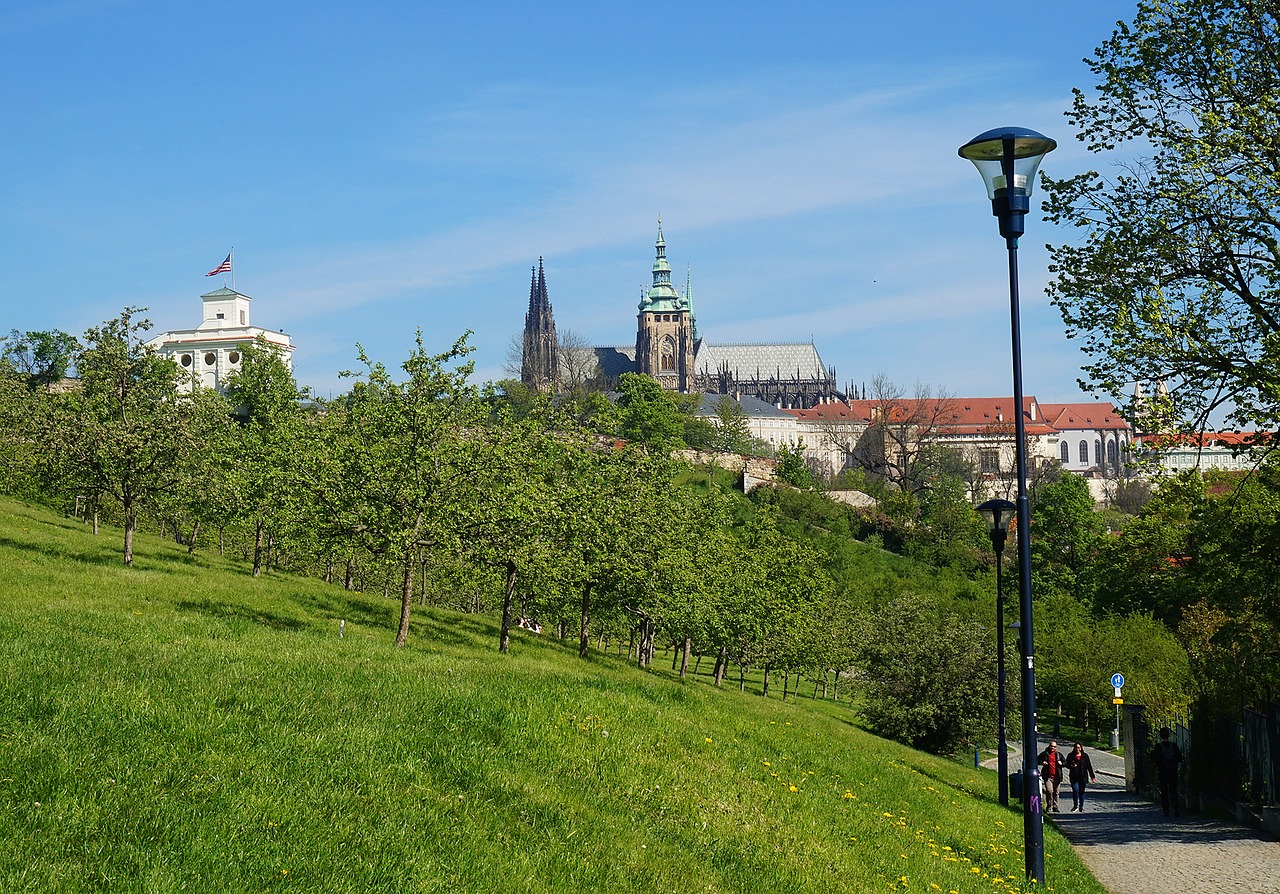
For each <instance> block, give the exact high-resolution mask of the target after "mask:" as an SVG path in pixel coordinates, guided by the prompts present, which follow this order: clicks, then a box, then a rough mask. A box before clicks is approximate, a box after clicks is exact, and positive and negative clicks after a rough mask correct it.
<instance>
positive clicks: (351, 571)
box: [342, 556, 356, 591]
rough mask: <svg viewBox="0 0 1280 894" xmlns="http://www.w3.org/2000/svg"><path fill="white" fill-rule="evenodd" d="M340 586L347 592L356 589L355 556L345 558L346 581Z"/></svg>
mask: <svg viewBox="0 0 1280 894" xmlns="http://www.w3.org/2000/svg"><path fill="white" fill-rule="evenodd" d="M342 586H343V589H345V590H347V591H351V590H354V589H355V588H356V557H355V556H348V557H347V579H346V581H345V582H344V583H343V585H342Z"/></svg>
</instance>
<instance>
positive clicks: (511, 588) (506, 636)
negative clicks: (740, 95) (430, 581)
mask: <svg viewBox="0 0 1280 894" xmlns="http://www.w3.org/2000/svg"><path fill="white" fill-rule="evenodd" d="M424 589H425V588H424ZM515 592H516V563H515V562H513V561H512V560H511V559H507V585H506V586H505V587H504V588H503V590H502V630H501V632H500V633H499V634H498V651H499V652H509V651H511V597H512V596H513V595H514V594H515Z"/></svg>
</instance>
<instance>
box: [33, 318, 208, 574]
mask: <svg viewBox="0 0 1280 894" xmlns="http://www.w3.org/2000/svg"><path fill="white" fill-rule="evenodd" d="M140 312H141V309H140V308H134V307H128V308H125V310H124V311H122V312H121V314H120V316H118V317H116V318H114V319H112V320H108V321H106V322H105V323H103V325H102V326H98V327H94V328H92V329H89V330H88V331H87V332H86V333H85V336H84V342H83V347H82V348H81V349H80V351H79V352H78V353H77V355H76V359H75V365H76V369H77V370H78V372H79V374H80V382H81V387H80V388H79V389H78V390H72V391H69V392H67V393H66V394H63V395H56V396H55V398H56V399H55V400H54V403H53V413H52V414H51V416H50V418H49V428H48V430H47V432H46V435H47V439H46V443H47V444H48V445H49V446H48V450H47V455H48V456H49V457H51V458H52V464H53V465H52V469H53V470H54V472H55V475H56V476H57V477H58V479H59V481H60V484H61V485H62V486H63V488H64V489H70V490H79V489H83V490H84V491H85V492H87V493H88V494H89V495H90V496H91V497H94V498H96V496H97V495H109V496H111V497H113V498H114V499H115V500H116V502H117V503H118V504H119V507H120V511H121V514H122V516H123V521H124V547H123V555H124V563H125V564H126V565H131V564H133V537H134V533H135V532H136V530H137V527H138V518H139V513H140V512H141V510H142V509H143V507H144V506H146V505H147V504H149V503H150V502H152V501H153V500H155V499H156V498H157V497H158V496H159V495H161V494H166V493H173V492H174V491H175V490H176V489H177V488H179V487H181V486H182V484H183V483H184V480H185V474H184V469H185V467H186V466H187V465H188V464H189V463H191V462H192V461H193V459H194V458H195V457H196V456H197V455H198V454H199V451H200V450H201V449H202V434H203V432H202V425H201V419H200V415H199V414H200V411H201V409H202V408H204V407H206V406H207V405H205V404H202V403H199V402H196V401H191V400H187V399H184V398H180V397H179V395H178V389H177V377H178V367H177V366H176V365H175V364H174V363H173V362H172V361H170V360H168V359H167V358H164V357H160V356H159V355H158V354H156V352H155V351H154V350H153V349H152V348H150V347H148V346H147V345H146V344H145V343H144V341H143V334H144V333H145V332H146V331H147V330H148V329H150V328H151V323H150V322H149V321H148V320H146V319H137V318H136V316H137V314H138V313H140Z"/></svg>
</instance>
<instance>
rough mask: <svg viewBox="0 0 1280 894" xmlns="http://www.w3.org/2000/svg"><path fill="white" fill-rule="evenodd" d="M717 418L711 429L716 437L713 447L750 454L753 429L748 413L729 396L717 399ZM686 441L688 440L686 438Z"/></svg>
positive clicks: (712, 420) (715, 417)
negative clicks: (749, 422)
mask: <svg viewBox="0 0 1280 894" xmlns="http://www.w3.org/2000/svg"><path fill="white" fill-rule="evenodd" d="M714 409H715V416H713V417H712V418H711V427H712V428H713V429H714V432H715V437H714V440H713V441H712V444H713V446H715V447H716V448H718V449H720V450H729V451H732V452H734V453H748V452H750V451H751V449H752V448H753V446H754V444H753V440H752V437H751V428H750V426H749V424H748V419H747V411H746V410H744V409H742V404H740V403H738V402H737V401H736V400H734V399H733V397H732V396H730V395H728V394H722V395H720V396H719V397H718V398H716V402H715V406H714ZM685 440H688V437H687V436H686V438H685Z"/></svg>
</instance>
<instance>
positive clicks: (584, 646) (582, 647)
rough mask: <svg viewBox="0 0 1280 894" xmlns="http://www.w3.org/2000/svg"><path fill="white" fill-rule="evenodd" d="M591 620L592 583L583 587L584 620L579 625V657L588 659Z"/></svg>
mask: <svg viewBox="0 0 1280 894" xmlns="http://www.w3.org/2000/svg"><path fill="white" fill-rule="evenodd" d="M590 618H591V583H590V582H587V583H586V584H584V585H583V587H582V618H581V622H580V623H579V625H578V657H579V658H586V657H587V654H588V648H589V647H590V645H591V641H590V639H589V635H590V631H589V629H588V627H589V623H588V622H589V621H590Z"/></svg>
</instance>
